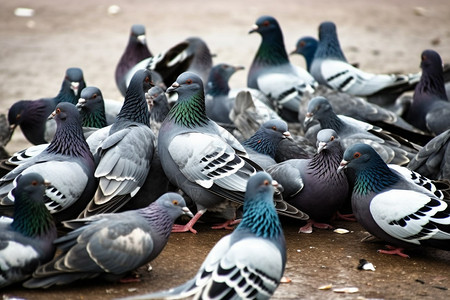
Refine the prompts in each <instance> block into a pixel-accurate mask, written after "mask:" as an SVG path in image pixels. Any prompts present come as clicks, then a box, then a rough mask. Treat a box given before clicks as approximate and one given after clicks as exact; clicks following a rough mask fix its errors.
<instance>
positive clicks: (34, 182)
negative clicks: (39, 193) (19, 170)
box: [31, 180, 39, 186]
mask: <svg viewBox="0 0 450 300" xmlns="http://www.w3.org/2000/svg"><path fill="white" fill-rule="evenodd" d="M38 183H39V182H37V181H36V180H33V181H32V182H31V185H34V186H36V185H38Z"/></svg>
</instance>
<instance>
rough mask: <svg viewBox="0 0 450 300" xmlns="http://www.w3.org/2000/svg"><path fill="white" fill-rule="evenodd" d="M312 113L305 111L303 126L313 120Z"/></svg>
mask: <svg viewBox="0 0 450 300" xmlns="http://www.w3.org/2000/svg"><path fill="white" fill-rule="evenodd" d="M313 118H314V114H313V113H312V112H307V113H306V116H305V120H304V121H303V126H305V127H307V126H308V125H309V123H311V122H312V121H313Z"/></svg>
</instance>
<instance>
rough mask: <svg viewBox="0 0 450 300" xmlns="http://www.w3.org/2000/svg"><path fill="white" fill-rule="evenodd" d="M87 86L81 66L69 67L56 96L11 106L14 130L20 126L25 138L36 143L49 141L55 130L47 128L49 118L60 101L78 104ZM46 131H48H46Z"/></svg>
mask: <svg viewBox="0 0 450 300" xmlns="http://www.w3.org/2000/svg"><path fill="white" fill-rule="evenodd" d="M85 87H86V83H85V82H84V78H83V71H82V70H81V69H79V68H68V69H67V70H66V73H65V76H64V80H63V82H62V85H61V89H60V91H59V93H58V95H56V97H54V98H41V99H38V100H20V101H18V102H15V103H14V104H13V105H12V106H11V107H10V108H9V111H8V122H9V124H10V125H11V128H12V129H13V130H14V129H15V128H16V127H17V126H20V129H21V130H22V133H23V135H24V136H25V138H26V139H27V140H28V141H29V142H30V143H32V144H34V145H39V144H45V143H48V142H49V141H51V138H52V137H53V134H54V130H53V129H52V128H51V129H47V128H46V127H47V123H48V122H47V118H48V117H49V116H50V114H51V113H52V112H53V111H54V110H55V107H56V105H57V104H58V103H61V102H69V103H72V104H74V105H75V104H77V102H78V98H79V97H80V93H81V90H82V89H84V88H85ZM48 125H50V124H48ZM46 131H48V132H47V133H46Z"/></svg>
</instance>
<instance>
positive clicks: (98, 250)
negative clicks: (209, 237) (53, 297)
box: [23, 193, 193, 288]
mask: <svg viewBox="0 0 450 300" xmlns="http://www.w3.org/2000/svg"><path fill="white" fill-rule="evenodd" d="M181 215H189V216H193V215H192V213H191V212H190V210H189V209H188V208H187V207H186V203H185V201H184V199H183V198H182V197H181V196H180V195H179V194H176V193H167V194H164V195H163V196H161V197H160V198H159V199H158V200H156V201H155V202H153V203H152V204H150V205H149V206H147V207H145V208H142V209H139V210H131V211H127V212H122V213H114V214H100V215H96V216H92V217H89V218H84V219H77V220H71V221H67V222H65V223H64V225H66V226H67V227H68V228H70V229H72V230H71V231H70V232H68V233H67V234H66V235H64V236H62V237H60V238H58V239H57V240H55V245H56V246H57V247H58V250H60V254H59V255H57V256H56V257H55V258H54V259H53V260H52V261H50V262H48V263H46V264H44V265H42V266H40V267H39V268H38V269H37V270H36V271H35V272H34V273H33V278H31V279H29V280H27V281H26V282H24V284H23V286H24V287H26V288H49V287H51V286H55V285H64V284H69V283H72V282H74V281H77V280H81V279H92V278H96V279H97V278H100V279H105V280H109V281H118V280H120V279H122V278H124V277H125V276H127V275H129V273H130V272H132V271H134V270H135V269H137V268H138V267H140V266H142V265H144V264H146V263H148V262H150V261H152V260H153V259H155V258H156V257H157V256H158V255H159V254H160V253H161V251H163V249H164V247H165V246H166V244H167V241H168V239H169V236H170V233H171V229H172V226H173V224H174V221H175V220H176V219H177V218H178V217H180V216H181Z"/></svg>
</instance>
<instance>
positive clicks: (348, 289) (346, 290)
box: [333, 286, 359, 294]
mask: <svg viewBox="0 0 450 300" xmlns="http://www.w3.org/2000/svg"><path fill="white" fill-rule="evenodd" d="M333 292H335V293H340V294H354V293H358V292H359V289H358V288H357V287H354V286H352V287H344V288H337V289H333Z"/></svg>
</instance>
